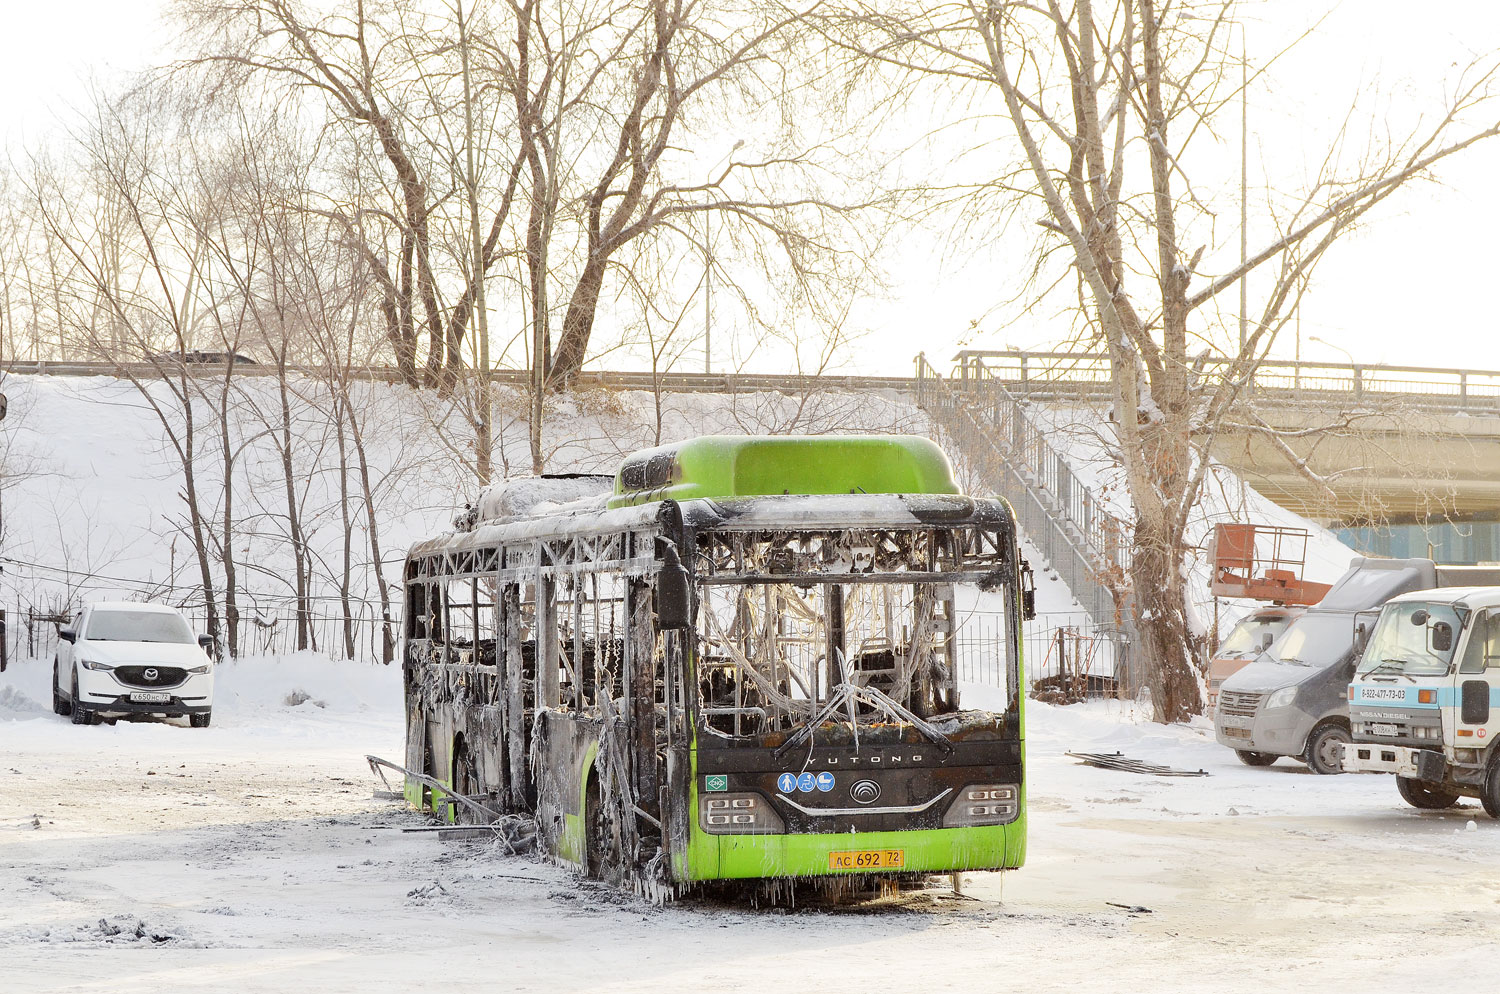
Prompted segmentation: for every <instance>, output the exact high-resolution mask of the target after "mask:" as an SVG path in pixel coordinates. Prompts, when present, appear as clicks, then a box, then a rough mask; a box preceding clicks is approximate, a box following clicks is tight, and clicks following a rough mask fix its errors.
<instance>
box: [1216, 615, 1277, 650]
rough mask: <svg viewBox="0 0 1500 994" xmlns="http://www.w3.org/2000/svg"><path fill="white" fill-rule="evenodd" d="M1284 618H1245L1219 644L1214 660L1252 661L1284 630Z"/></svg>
mask: <svg viewBox="0 0 1500 994" xmlns="http://www.w3.org/2000/svg"><path fill="white" fill-rule="evenodd" d="M1286 626H1287V619H1286V618H1254V617H1252V618H1245V619H1243V620H1241V621H1240V623H1239V624H1237V625H1235V626H1234V628H1233V630H1231V631H1230V633H1229V634H1228V635H1227V636H1225V637H1224V641H1222V642H1220V643H1219V649H1218V651H1217V652H1215V653H1214V658H1215V659H1254V658H1255V657H1256V656H1258V655H1260V653H1261V650H1262V648H1263V647H1264V646H1265V644H1266V642H1267V636H1270V639H1271V640H1272V641H1274V640H1275V638H1276V636H1278V635H1280V634H1281V633H1282V632H1283V631H1285V630H1286Z"/></svg>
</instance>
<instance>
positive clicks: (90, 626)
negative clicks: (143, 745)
mask: <svg viewBox="0 0 1500 994" xmlns="http://www.w3.org/2000/svg"><path fill="white" fill-rule="evenodd" d="M58 638H59V642H58V644H57V656H56V658H55V659H53V661H52V710H54V711H56V712H57V713H58V714H61V715H71V716H72V718H73V724H75V725H88V724H91V723H93V722H95V721H97V720H98V719H99V718H100V717H102V716H114V717H117V716H119V715H127V714H146V715H162V716H165V717H169V718H171V717H180V716H184V715H185V716H186V717H187V718H188V721H189V722H190V723H191V724H192V726H193V727H194V728H206V727H208V723H209V720H210V719H211V717H212V715H213V694H214V664H213V660H212V659H210V658H209V656H208V653H207V651H206V650H207V649H209V648H211V647H212V645H213V641H212V639H210V638H209V636H207V635H198V636H196V637H195V636H194V635H193V628H192V626H191V625H189V624H188V621H187V619H186V618H184V617H183V616H182V613H181V612H179V611H178V610H177V609H176V608H171V607H165V606H163V605H159V604H137V603H132V602H127V601H120V602H114V601H101V602H98V603H94V604H89V605H87V606H85V607H84V609H83V610H82V611H80V612H79V613H78V616H77V617H76V618H75V619H74V621H73V625H72V627H71V628H64V629H61V630H60V631H59V632H58Z"/></svg>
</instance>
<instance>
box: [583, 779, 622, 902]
mask: <svg viewBox="0 0 1500 994" xmlns="http://www.w3.org/2000/svg"><path fill="white" fill-rule="evenodd" d="M583 835H584V839H583V846H584V866H585V868H586V870H587V872H588V875H589V876H590V877H591V878H592V879H594V880H610V881H613V880H615V878H617V877H618V876H619V867H620V854H619V853H618V852H617V851H616V849H615V833H614V819H613V818H611V817H610V816H609V811H608V809H607V808H606V806H605V804H604V798H603V796H602V794H601V792H600V790H599V777H598V776H597V775H595V774H592V773H591V774H589V785H588V788H587V789H586V790H585V791H584V812H583Z"/></svg>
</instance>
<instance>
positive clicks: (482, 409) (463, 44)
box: [453, 0, 494, 487]
mask: <svg viewBox="0 0 1500 994" xmlns="http://www.w3.org/2000/svg"><path fill="white" fill-rule="evenodd" d="M453 6H454V10H455V12H456V13H457V15H458V54H459V58H460V59H461V60H462V65H463V74H464V186H465V187H467V189H468V195H469V241H470V249H469V251H470V253H471V254H472V256H473V266H474V270H473V272H474V275H473V280H474V332H473V334H474V337H475V342H474V344H475V359H476V360H477V361H476V362H475V363H474V365H475V366H476V367H477V368H476V369H475V373H476V375H477V377H478V380H479V382H478V408H479V409H478V411H477V412H475V413H476V415H477V417H476V418H475V426H474V470H475V475H477V476H478V477H479V485H480V486H482V487H483V486H488V485H489V482H490V474H491V465H490V453H491V450H492V449H493V448H494V437H493V435H494V425H493V419H492V413H493V412H492V411H491V409H490V322H489V314H488V313H487V309H486V307H485V300H484V278H485V265H484V241H483V239H482V237H481V236H480V233H479V231H480V229H479V176H478V173H477V172H476V170H475V168H474V94H473V90H472V88H471V83H470V73H469V29H468V24H467V22H466V21H465V20H464V5H463V0H455V2H454V5H453Z"/></svg>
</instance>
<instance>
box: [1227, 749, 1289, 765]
mask: <svg viewBox="0 0 1500 994" xmlns="http://www.w3.org/2000/svg"><path fill="white" fill-rule="evenodd" d="M1234 754H1235V755H1236V756H1238V757H1239V760H1240V762H1242V763H1244V764H1245V765H1246V766H1270V765H1271V764H1272V763H1274V762H1276V761H1277V760H1278V759H1280V758H1281V757H1280V756H1278V755H1276V754H1275V753H1274V752H1251V751H1250V750H1249V749H1236V750H1235V751H1234Z"/></svg>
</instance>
